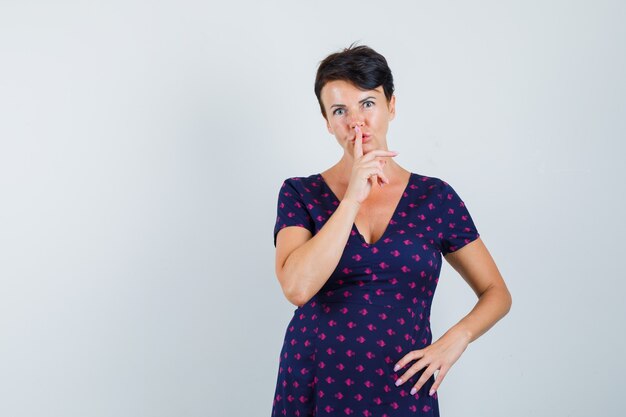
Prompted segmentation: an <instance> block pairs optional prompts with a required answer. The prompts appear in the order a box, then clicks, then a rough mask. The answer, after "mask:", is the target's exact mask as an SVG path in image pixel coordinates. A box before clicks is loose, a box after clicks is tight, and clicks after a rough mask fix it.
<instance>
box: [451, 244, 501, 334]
mask: <svg viewBox="0 0 626 417" xmlns="http://www.w3.org/2000/svg"><path fill="white" fill-rule="evenodd" d="M445 260H446V261H447V262H448V263H449V264H450V265H451V266H452V267H453V268H454V269H455V270H456V271H457V272H458V273H459V275H461V277H462V278H463V279H464V280H465V281H466V282H467V284H468V285H469V286H470V287H471V288H472V290H473V291H474V293H475V294H476V296H477V297H478V302H477V303H476V305H475V306H474V308H473V309H472V311H470V312H469V313H468V314H467V315H466V316H465V317H463V318H462V319H461V320H460V321H459V322H458V323H457V324H455V325H454V326H452V328H451V329H450V331H452V332H456V331H459V332H461V333H462V334H464V335H465V336H466V337H467V342H468V343H471V342H473V341H474V340H476V339H478V338H479V337H480V336H481V335H483V334H484V333H485V332H486V331H487V330H489V329H490V328H491V327H492V326H493V325H494V324H496V323H497V322H498V321H499V320H500V319H501V318H502V317H504V316H505V315H506V314H507V313H508V312H509V310H510V309H511V305H512V303H513V299H512V297H511V294H510V293H509V290H508V288H507V286H506V284H505V282H504V279H503V278H502V275H501V274H500V271H499V270H498V267H497V266H496V263H495V262H494V260H493V258H492V257H491V254H490V253H489V251H488V250H487V248H486V247H485V244H484V243H483V241H482V239H481V238H478V239H476V241H475V242H472V244H469V245H467V246H466V247H465V248H463V250H459V251H456V252H452V253H449V254H447V255H446V256H445Z"/></svg>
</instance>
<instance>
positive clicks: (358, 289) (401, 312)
mask: <svg viewBox="0 0 626 417" xmlns="http://www.w3.org/2000/svg"><path fill="white" fill-rule="evenodd" d="M338 205H339V199H338V198H337V197H336V196H335V195H334V193H333V191H332V190H331V189H330V187H329V186H328V185H327V184H326V182H325V181H324V179H323V177H322V176H321V174H313V175H310V176H308V177H291V178H287V179H286V180H285V181H284V182H283V184H282V186H281V188H280V192H279V195H278V210H277V217H276V224H275V226H274V246H276V235H277V233H278V232H279V231H280V230H281V229H282V228H284V227H287V226H300V227H305V228H307V229H308V230H310V231H311V233H312V234H313V235H315V233H317V232H318V231H319V230H320V229H321V228H322V226H323V225H324V223H325V222H326V220H328V218H329V217H330V216H331V215H332V214H333V212H334V210H335V209H336V208H337V206H338ZM479 236H480V235H479V233H478V231H477V230H476V227H475V225H474V222H473V220H472V218H471V216H470V214H469V212H468V210H467V207H466V206H465V204H464V203H463V201H462V200H461V198H460V197H459V195H458V194H457V193H456V192H455V191H454V189H453V188H452V187H451V186H450V185H449V184H448V183H446V182H445V181H443V180H441V179H439V178H435V177H427V176H425V175H420V174H416V173H411V175H410V178H409V182H408V184H407V186H406V188H405V190H404V193H403V195H402V197H401V198H400V201H399V203H398V205H397V207H396V209H395V211H394V214H393V216H392V218H391V220H390V221H389V224H388V225H387V229H386V230H385V232H384V233H383V235H382V236H381V238H380V239H379V240H378V241H376V242H373V243H371V244H368V243H367V242H366V241H365V239H364V238H363V236H362V235H361V234H360V233H359V231H358V229H357V228H356V226H355V225H354V223H353V225H352V231H351V233H350V237H349V238H348V241H347V243H346V246H345V249H344V252H343V254H342V256H341V259H340V261H339V263H338V265H337V267H336V268H335V270H334V271H333V273H332V275H331V276H330V278H329V279H328V281H327V282H326V283H325V285H324V286H323V288H322V289H320V291H319V292H318V293H317V294H316V295H315V296H314V297H313V298H311V299H310V300H309V301H308V302H307V303H306V304H304V305H303V306H301V307H298V308H296V309H295V311H294V314H293V317H292V319H291V321H290V323H289V324H288V326H287V330H286V332H285V338H284V343H283V347H282V350H281V352H280V356H279V369H278V377H277V382H276V390H275V394H274V398H273V406H272V416H276V417H278V416H287V417H291V416H298V417H309V416H359V417H406V416H413V415H416V416H431V417H438V416H439V404H438V397H437V392H435V393H434V394H433V396H429V395H428V391H429V390H430V387H431V386H432V385H433V383H434V381H435V377H434V375H433V376H431V377H430V378H429V379H428V381H427V382H426V383H425V384H424V385H423V386H422V387H421V389H420V390H419V391H418V392H417V393H416V394H414V395H411V394H410V393H409V391H410V390H411V388H412V387H413V385H414V384H415V383H416V382H417V380H418V379H419V377H420V376H421V375H422V373H423V371H424V369H425V368H423V369H422V370H420V371H419V372H417V373H416V374H415V375H414V376H413V377H412V378H410V379H409V380H408V381H406V382H404V383H403V384H402V385H400V386H398V387H397V386H396V385H395V381H396V379H398V378H399V377H400V376H401V375H402V374H403V373H404V371H405V370H406V369H408V367H409V366H411V365H412V364H413V363H414V361H411V362H410V363H409V364H408V365H406V366H405V367H404V368H403V369H400V370H399V371H398V372H394V371H393V367H394V365H395V364H396V363H397V362H398V361H399V360H400V359H401V358H402V357H403V356H404V355H406V354H407V353H408V352H409V351H411V350H416V349H422V348H424V347H425V346H428V345H430V343H431V342H432V335H431V331H430V307H431V302H432V300H433V296H434V293H435V288H436V286H437V282H438V279H439V272H440V270H441V263H442V254H443V255H445V254H447V253H449V252H453V251H455V250H457V249H460V248H461V247H463V246H465V245H466V244H468V243H470V242H472V241H473V240H475V239H477V238H478V237H479Z"/></svg>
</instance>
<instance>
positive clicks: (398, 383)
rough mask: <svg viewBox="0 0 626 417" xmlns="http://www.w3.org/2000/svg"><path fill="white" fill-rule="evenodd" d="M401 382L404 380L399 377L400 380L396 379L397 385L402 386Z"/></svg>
mask: <svg viewBox="0 0 626 417" xmlns="http://www.w3.org/2000/svg"><path fill="white" fill-rule="evenodd" d="M400 384H402V380H401V379H400V378H398V380H397V381H396V387H397V386H400Z"/></svg>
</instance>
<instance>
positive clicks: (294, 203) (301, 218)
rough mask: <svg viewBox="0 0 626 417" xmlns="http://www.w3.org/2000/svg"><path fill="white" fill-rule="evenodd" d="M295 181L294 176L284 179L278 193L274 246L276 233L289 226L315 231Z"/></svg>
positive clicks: (312, 232)
mask: <svg viewBox="0 0 626 417" xmlns="http://www.w3.org/2000/svg"><path fill="white" fill-rule="evenodd" d="M295 182H296V181H294V180H293V179H292V178H287V179H286V180H285V181H283V184H282V185H281V187H280V192H279V193H278V207H277V213H276V224H275V225H274V247H276V235H277V234H278V232H279V231H280V230H281V229H283V228H285V227H287V226H300V227H304V228H305V229H308V230H309V231H310V232H311V234H314V233H315V223H314V222H313V219H312V218H311V215H310V214H309V211H308V210H307V207H306V204H305V202H304V200H303V199H302V195H301V194H300V192H299V191H298V189H297V188H296V184H295Z"/></svg>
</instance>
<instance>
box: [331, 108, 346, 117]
mask: <svg viewBox="0 0 626 417" xmlns="http://www.w3.org/2000/svg"><path fill="white" fill-rule="evenodd" d="M339 111H344V110H343V109H335V111H333V114H334V115H335V116H341V115H342V114H343V113H341V114H339V113H337V112H339Z"/></svg>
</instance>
